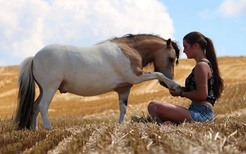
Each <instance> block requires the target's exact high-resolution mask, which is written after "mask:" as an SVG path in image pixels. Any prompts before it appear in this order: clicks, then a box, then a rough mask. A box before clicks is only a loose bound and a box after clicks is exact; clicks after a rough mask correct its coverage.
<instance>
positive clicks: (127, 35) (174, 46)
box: [97, 34, 180, 64]
mask: <svg viewBox="0 0 246 154" xmlns="http://www.w3.org/2000/svg"><path fill="white" fill-rule="evenodd" d="M140 37H155V38H158V39H161V40H163V41H165V42H166V41H167V40H166V39H164V38H162V37H160V36H159V35H154V34H126V35H124V36H122V37H113V38H111V39H108V40H105V41H102V42H99V43H97V44H102V43H104V42H107V41H113V40H115V39H138V38H140ZM172 46H173V48H174V50H175V52H176V57H177V60H176V64H178V63H179V54H180V49H179V46H178V43H177V42H176V41H173V40H172Z"/></svg>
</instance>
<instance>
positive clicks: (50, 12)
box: [0, 0, 246, 66]
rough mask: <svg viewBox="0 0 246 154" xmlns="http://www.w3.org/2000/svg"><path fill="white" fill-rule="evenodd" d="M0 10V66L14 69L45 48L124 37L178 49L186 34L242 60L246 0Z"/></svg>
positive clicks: (96, 0) (58, 0) (13, 2)
mask: <svg viewBox="0 0 246 154" xmlns="http://www.w3.org/2000/svg"><path fill="white" fill-rule="evenodd" d="M0 10H1V11H0V66H9V65H18V64H20V63H21V62H22V61H23V60H24V59H25V58H27V57H29V56H34V55H35V54H36V53H37V52H38V50H40V49H41V48H42V47H44V46H45V45H48V44H52V43H62V44H71V45H76V46H91V45H93V44H95V43H97V42H100V41H103V40H105V39H109V38H112V37H114V36H118V37H120V36H123V35H125V34H128V33H133V34H138V33H151V34H158V35H160V36H161V37H163V38H169V37H171V38H173V39H175V40H177V41H178V42H179V43H180V46H182V38H183V36H184V35H186V34H187V33H189V32H191V31H200V32H202V33H203V34H204V35H206V36H207V37H209V38H211V39H212V40H213V42H214V45H215V48H216V51H217V55H218V56H244V55H246V49H245V42H246V0H216V1H212V0H207V1H197V0H186V1H180V0H93V1H91V0H73V1H69V0H22V1H19V0H8V1H5V0H0ZM181 57H182V58H186V56H185V55H184V54H182V55H181Z"/></svg>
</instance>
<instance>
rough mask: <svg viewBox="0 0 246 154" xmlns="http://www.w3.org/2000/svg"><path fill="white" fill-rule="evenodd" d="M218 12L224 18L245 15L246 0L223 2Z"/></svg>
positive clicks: (227, 0)
mask: <svg viewBox="0 0 246 154" xmlns="http://www.w3.org/2000/svg"><path fill="white" fill-rule="evenodd" d="M218 10H219V12H220V13H221V14H222V15H224V16H226V17H232V16H238V15H239V16H240V15H246V0H224V2H223V3H222V4H221V5H220V6H219V8H218Z"/></svg>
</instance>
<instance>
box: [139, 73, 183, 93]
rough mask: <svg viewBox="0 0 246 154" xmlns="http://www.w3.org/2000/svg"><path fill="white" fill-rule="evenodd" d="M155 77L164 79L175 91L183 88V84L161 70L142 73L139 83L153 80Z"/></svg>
mask: <svg viewBox="0 0 246 154" xmlns="http://www.w3.org/2000/svg"><path fill="white" fill-rule="evenodd" d="M153 79H158V80H161V81H163V82H164V83H165V84H166V85H167V86H168V88H170V89H173V90H175V91H178V92H180V91H181V90H182V89H181V86H180V85H179V84H178V83H176V82H175V81H173V80H171V79H169V78H167V77H166V76H165V75H164V74H162V73H160V72H144V73H143V74H142V75H140V76H138V79H137V80H138V81H137V83H140V82H143V81H148V80H153Z"/></svg>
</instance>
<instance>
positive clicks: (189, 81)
mask: <svg viewBox="0 0 246 154" xmlns="http://www.w3.org/2000/svg"><path fill="white" fill-rule="evenodd" d="M202 61H203V62H206V63H207V64H208V65H209V67H210V69H211V73H212V77H211V78H210V79H208V97H207V98H206V101H208V102H209V103H211V104H212V105H213V106H214V103H215V101H216V97H215V96H214V77H213V68H212V65H211V63H210V62H208V61H206V60H202ZM194 69H195V68H193V69H192V71H191V73H190V75H189V76H188V77H187V78H186V80H185V89H184V91H185V92H189V91H193V90H195V89H196V82H195V74H194Z"/></svg>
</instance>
